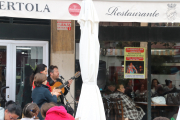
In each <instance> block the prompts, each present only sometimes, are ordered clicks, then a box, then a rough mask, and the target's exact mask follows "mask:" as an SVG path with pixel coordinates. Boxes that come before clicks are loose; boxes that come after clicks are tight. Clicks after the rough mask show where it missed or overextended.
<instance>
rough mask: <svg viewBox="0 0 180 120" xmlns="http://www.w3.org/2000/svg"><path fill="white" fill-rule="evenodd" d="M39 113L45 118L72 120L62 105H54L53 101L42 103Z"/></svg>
mask: <svg viewBox="0 0 180 120" xmlns="http://www.w3.org/2000/svg"><path fill="white" fill-rule="evenodd" d="M41 115H42V116H43V117H44V118H45V120H74V117H73V116H72V115H70V114H69V113H67V111H66V109H65V108H64V107H63V106H56V104H55V103H44V104H43V105H42V107H41Z"/></svg>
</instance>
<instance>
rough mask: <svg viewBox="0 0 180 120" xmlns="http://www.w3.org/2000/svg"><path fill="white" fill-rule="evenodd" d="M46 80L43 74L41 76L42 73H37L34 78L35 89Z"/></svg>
mask: <svg viewBox="0 0 180 120" xmlns="http://www.w3.org/2000/svg"><path fill="white" fill-rule="evenodd" d="M46 80H47V77H46V75H45V74H42V73H37V74H36V75H35V76H34V85H35V86H36V87H38V86H41V84H42V83H43V82H44V81H46Z"/></svg>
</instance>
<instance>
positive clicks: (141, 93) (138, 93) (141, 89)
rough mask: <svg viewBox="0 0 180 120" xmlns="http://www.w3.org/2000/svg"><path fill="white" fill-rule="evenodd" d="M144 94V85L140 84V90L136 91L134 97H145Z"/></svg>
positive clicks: (145, 91)
mask: <svg viewBox="0 0 180 120" xmlns="http://www.w3.org/2000/svg"><path fill="white" fill-rule="evenodd" d="M146 93H147V90H145V89H144V84H141V86H140V89H139V90H136V92H135V94H136V97H139V96H145V95H146Z"/></svg>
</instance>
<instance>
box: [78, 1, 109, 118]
mask: <svg viewBox="0 0 180 120" xmlns="http://www.w3.org/2000/svg"><path fill="white" fill-rule="evenodd" d="M78 22H79V24H80V29H81V38H80V51H79V53H80V59H79V60H80V67H81V76H82V80H83V84H82V88H81V95H80V98H79V104H78V108H77V112H76V118H79V120H106V117H105V112H104V106H103V102H102V98H101V94H100V90H99V88H98V86H97V74H98V68H99V52H97V51H99V50H100V45H99V39H98V31H99V19H98V16H97V13H96V10H95V8H94V5H93V2H92V0H84V1H83V2H82V9H81V12H80V16H79V20H78Z"/></svg>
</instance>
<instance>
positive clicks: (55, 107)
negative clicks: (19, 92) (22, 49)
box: [4, 64, 74, 120]
mask: <svg viewBox="0 0 180 120" xmlns="http://www.w3.org/2000/svg"><path fill="white" fill-rule="evenodd" d="M47 74H48V77H47ZM56 82H60V83H62V80H61V79H59V71H58V67H57V66H54V65H51V66H49V69H47V66H46V65H44V64H39V65H37V66H36V69H35V70H34V71H33V73H32V75H31V76H30V84H31V85H32V90H31V94H28V95H29V96H30V98H31V102H30V103H26V105H25V106H24V108H23V110H21V107H22V106H21V105H18V104H16V103H15V102H13V101H8V102H7V103H6V107H5V110H4V120H16V119H17V118H21V117H22V119H21V120H33V119H39V120H44V119H45V120H52V119H53V120H74V117H73V114H74V110H73V109H72V108H71V106H67V105H65V104H64V97H65V95H66V94H67V93H68V91H69V89H70V85H71V83H72V80H68V83H69V84H68V85H67V86H65V87H64V89H65V90H64V92H63V91H62V90H61V89H55V88H54V89H51V86H53V85H54V84H55V83H56ZM21 111H22V113H21Z"/></svg>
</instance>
